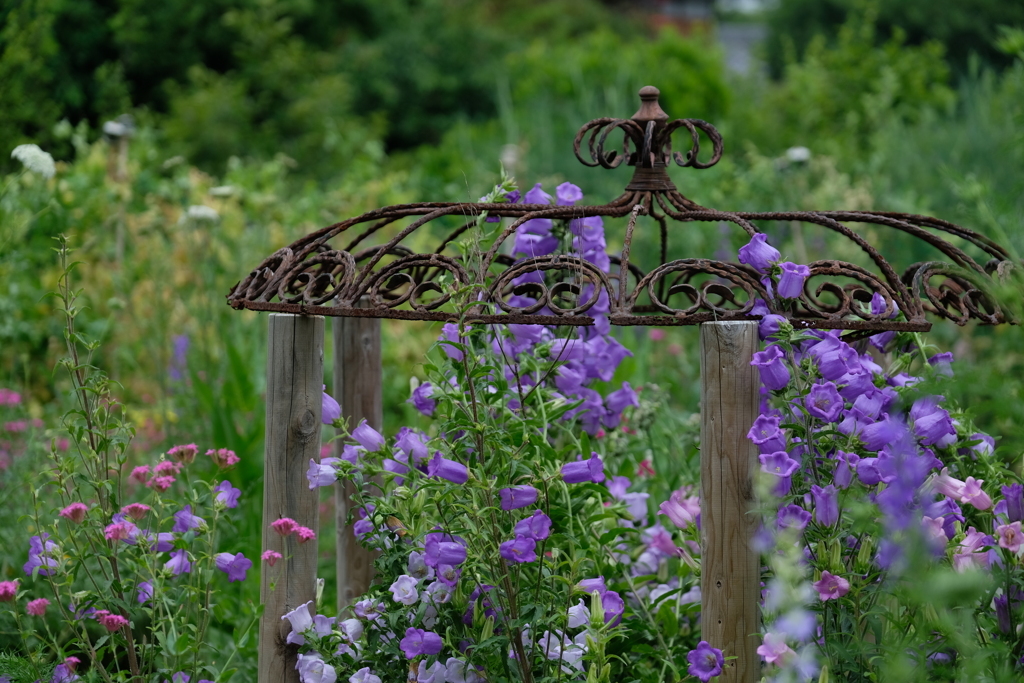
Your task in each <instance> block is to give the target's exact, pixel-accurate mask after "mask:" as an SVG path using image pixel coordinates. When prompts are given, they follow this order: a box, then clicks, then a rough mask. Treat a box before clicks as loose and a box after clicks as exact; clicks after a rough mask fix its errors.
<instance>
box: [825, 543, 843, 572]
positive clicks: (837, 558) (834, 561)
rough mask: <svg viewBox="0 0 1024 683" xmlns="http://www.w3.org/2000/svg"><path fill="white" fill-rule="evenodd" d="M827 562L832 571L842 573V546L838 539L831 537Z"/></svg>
mask: <svg viewBox="0 0 1024 683" xmlns="http://www.w3.org/2000/svg"><path fill="white" fill-rule="evenodd" d="M828 562H829V566H830V568H831V569H832V571H833V572H836V573H842V571H843V569H845V567H843V547H842V546H841V545H839V539H837V538H833V539H832V541H831V542H830V543H829V545H828Z"/></svg>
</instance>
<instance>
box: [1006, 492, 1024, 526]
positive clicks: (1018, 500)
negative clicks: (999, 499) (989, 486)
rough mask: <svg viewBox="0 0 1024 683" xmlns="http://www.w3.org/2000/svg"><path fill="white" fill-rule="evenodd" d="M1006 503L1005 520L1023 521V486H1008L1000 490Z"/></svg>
mask: <svg viewBox="0 0 1024 683" xmlns="http://www.w3.org/2000/svg"><path fill="white" fill-rule="evenodd" d="M1002 493H1003V499H1004V500H1005V501H1006V518H1007V521H1009V522H1020V521H1024V486H1021V485H1020V484H1010V485H1008V486H1004V487H1003V489H1002Z"/></svg>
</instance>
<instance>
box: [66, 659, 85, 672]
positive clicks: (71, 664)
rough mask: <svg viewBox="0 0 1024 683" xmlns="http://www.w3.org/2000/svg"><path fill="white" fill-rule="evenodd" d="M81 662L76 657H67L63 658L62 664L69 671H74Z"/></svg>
mask: <svg viewBox="0 0 1024 683" xmlns="http://www.w3.org/2000/svg"><path fill="white" fill-rule="evenodd" d="M81 663H82V660H81V659H79V658H78V657H68V658H67V659H65V660H64V666H66V667H67V668H68V669H69V670H70V671H74V670H75V669H77V668H78V665H79V664H81Z"/></svg>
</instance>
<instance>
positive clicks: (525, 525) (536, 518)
mask: <svg viewBox="0 0 1024 683" xmlns="http://www.w3.org/2000/svg"><path fill="white" fill-rule="evenodd" d="M515 533H516V536H525V537H526V538H532V539H533V540H535V541H543V540H544V539H545V538H547V537H548V536H549V535H550V533H551V518H550V517H548V516H547V515H545V514H544V513H543V512H541V511H540V510H534V511H533V514H532V515H530V516H529V517H527V518H526V519H523V520H520V521H519V522H518V523H517V524H516V528H515Z"/></svg>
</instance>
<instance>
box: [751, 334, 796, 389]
mask: <svg viewBox="0 0 1024 683" xmlns="http://www.w3.org/2000/svg"><path fill="white" fill-rule="evenodd" d="M785 358H786V354H785V352H784V351H783V350H782V349H781V348H780V347H779V346H778V345H777V344H772V345H771V346H769V347H768V348H766V349H765V350H764V351H759V352H758V353H755V354H754V357H753V360H751V361H750V364H751V365H752V366H754V367H756V368H757V369H758V370H759V371H760V373H761V383H762V384H764V385H765V386H766V387H768V388H769V389H771V390H772V391H777V390H779V389H784V388H785V387H786V385H787V384H789V379H790V378H789V368H788V367H786V361H785Z"/></svg>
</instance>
